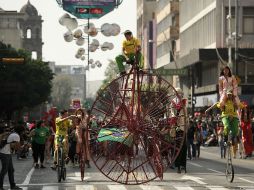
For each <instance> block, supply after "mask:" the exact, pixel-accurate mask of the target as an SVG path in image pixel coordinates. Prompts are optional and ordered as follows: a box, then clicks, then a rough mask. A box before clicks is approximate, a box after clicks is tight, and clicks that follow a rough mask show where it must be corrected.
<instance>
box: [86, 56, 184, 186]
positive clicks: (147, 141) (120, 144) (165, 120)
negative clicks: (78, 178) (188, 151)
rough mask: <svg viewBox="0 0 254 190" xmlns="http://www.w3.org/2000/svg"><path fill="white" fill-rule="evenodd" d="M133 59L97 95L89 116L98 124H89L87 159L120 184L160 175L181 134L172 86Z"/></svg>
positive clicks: (180, 118) (178, 105) (176, 151)
mask: <svg viewBox="0 0 254 190" xmlns="http://www.w3.org/2000/svg"><path fill="white" fill-rule="evenodd" d="M137 63H138V61H135V62H133V63H132V66H131V69H130V70H129V72H128V73H127V74H125V75H123V76H120V77H118V78H116V79H115V80H113V81H112V82H111V83H110V84H108V85H107V86H106V87H105V88H104V89H103V90H101V91H100V92H99V93H98V96H97V98H96V100H95V102H94V104H93V106H92V108H91V114H90V116H89V117H90V118H89V120H90V121H92V117H93V118H94V117H96V119H98V120H100V122H99V123H103V124H100V125H97V126H93V127H92V126H90V133H89V137H90V141H89V148H90V154H91V158H92V160H93V162H94V164H95V165H96V167H97V168H98V169H99V170H100V171H101V172H102V173H103V174H104V175H105V176H106V177H108V178H110V179H111V180H112V181H115V182H118V183H122V184H142V183H146V182H148V181H151V180H154V179H156V178H157V177H159V178H161V179H162V178H163V172H164V171H165V169H167V167H169V166H171V165H172V163H173V162H174V160H175V159H176V157H177V155H178V154H179V151H180V149H181V146H182V144H183V141H184V138H185V121H186V115H185V114H184V113H183V112H182V111H181V110H183V107H184V105H183V103H182V101H176V100H180V97H179V95H178V94H177V92H176V91H175V89H174V87H173V86H172V85H171V84H170V83H169V82H167V81H166V80H165V79H163V78H162V77H160V76H158V75H156V74H152V73H149V72H148V71H140V70H139V69H138V67H137ZM90 123H91V122H90ZM86 135H88V133H86ZM86 139H88V137H87V138H86Z"/></svg>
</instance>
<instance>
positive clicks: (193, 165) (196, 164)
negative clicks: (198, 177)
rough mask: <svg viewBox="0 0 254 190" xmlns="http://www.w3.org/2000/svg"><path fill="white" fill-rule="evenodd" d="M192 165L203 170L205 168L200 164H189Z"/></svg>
mask: <svg viewBox="0 0 254 190" xmlns="http://www.w3.org/2000/svg"><path fill="white" fill-rule="evenodd" d="M188 163H189V164H190V165H193V166H197V167H200V168H202V167H203V166H201V165H199V164H196V163H191V162H188Z"/></svg>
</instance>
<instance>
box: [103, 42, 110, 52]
mask: <svg viewBox="0 0 254 190" xmlns="http://www.w3.org/2000/svg"><path fill="white" fill-rule="evenodd" d="M108 44H109V43H108V42H104V43H103V44H102V45H101V50H102V51H107V50H108Z"/></svg>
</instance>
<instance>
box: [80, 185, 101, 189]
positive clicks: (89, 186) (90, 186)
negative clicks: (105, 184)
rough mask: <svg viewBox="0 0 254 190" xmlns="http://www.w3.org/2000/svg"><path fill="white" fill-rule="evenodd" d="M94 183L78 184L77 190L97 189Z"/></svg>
mask: <svg viewBox="0 0 254 190" xmlns="http://www.w3.org/2000/svg"><path fill="white" fill-rule="evenodd" d="M95 189H96V188H95V187H94V186H93V185H76V190H95Z"/></svg>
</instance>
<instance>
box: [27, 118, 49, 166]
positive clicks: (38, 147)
mask: <svg viewBox="0 0 254 190" xmlns="http://www.w3.org/2000/svg"><path fill="white" fill-rule="evenodd" d="M31 134H32V138H33V146H34V148H33V151H34V152H33V156H34V164H35V166H34V167H35V168H39V163H38V160H39V158H40V168H45V166H44V165H43V162H44V152H45V143H46V140H47V138H48V136H49V135H50V133H49V129H48V128H47V127H45V122H44V121H42V120H41V121H38V122H37V124H36V128H35V129H34V130H33V132H31Z"/></svg>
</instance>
